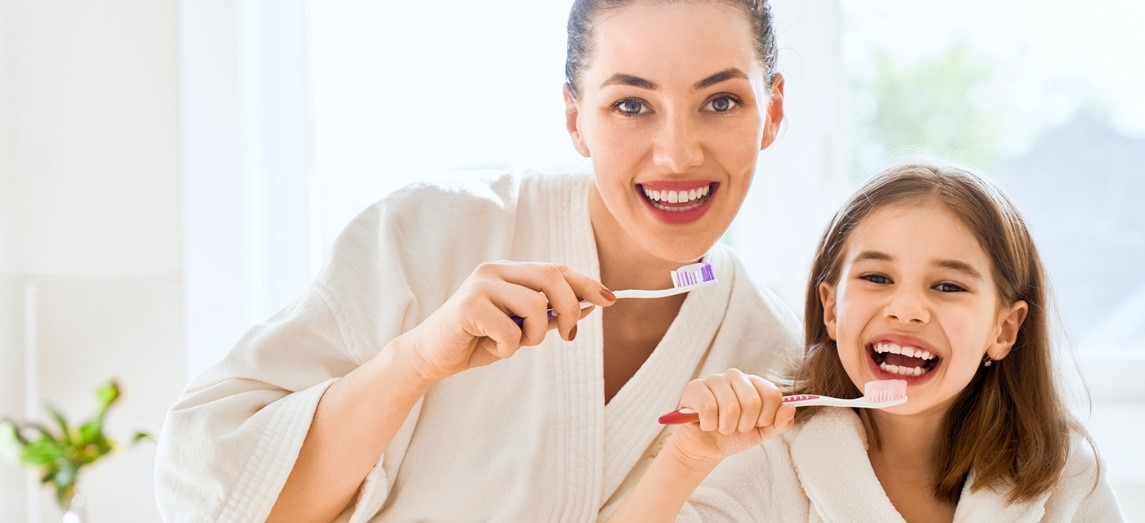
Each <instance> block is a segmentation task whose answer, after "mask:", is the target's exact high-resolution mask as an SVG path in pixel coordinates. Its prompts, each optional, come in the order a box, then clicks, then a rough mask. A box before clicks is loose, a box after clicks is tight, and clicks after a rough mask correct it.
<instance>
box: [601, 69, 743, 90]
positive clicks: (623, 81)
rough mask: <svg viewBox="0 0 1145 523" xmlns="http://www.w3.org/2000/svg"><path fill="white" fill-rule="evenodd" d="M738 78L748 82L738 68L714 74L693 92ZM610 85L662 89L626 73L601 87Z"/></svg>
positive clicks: (697, 85)
mask: <svg viewBox="0 0 1145 523" xmlns="http://www.w3.org/2000/svg"><path fill="white" fill-rule="evenodd" d="M737 78H738V79H744V80H747V73H745V72H743V71H742V70H740V69H738V68H735V67H731V68H728V69H724V70H723V71H720V72H718V73H715V74H712V75H710V76H708V77H707V78H704V79H703V80H700V81H698V82H696V84H695V85H693V86H692V90H694V91H699V90H700V89H704V88H706V87H711V86H713V85H716V84H718V83H720V82H726V81H728V80H732V79H737ZM610 85H630V86H632V87H639V88H642V89H648V90H650V91H655V90H657V89H659V88H660V86H658V85H656V82H653V81H651V80H648V79H646V78H641V77H639V76H636V75H632V74H624V73H616V74H614V75H612V76H610V77H608V79H607V80H605V81H604V82H603V83H601V84H600V87H601V88H602V89H603V88H605V87H608V86H610Z"/></svg>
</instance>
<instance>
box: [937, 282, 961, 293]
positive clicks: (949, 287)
mask: <svg viewBox="0 0 1145 523" xmlns="http://www.w3.org/2000/svg"><path fill="white" fill-rule="evenodd" d="M934 288H935V290H937V291H939V292H965V291H966V289H965V288H963V287H962V286H961V285H958V284H957V283H940V284H938V285H935V286H934Z"/></svg>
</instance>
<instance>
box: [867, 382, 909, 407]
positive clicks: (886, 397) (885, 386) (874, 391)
mask: <svg viewBox="0 0 1145 523" xmlns="http://www.w3.org/2000/svg"><path fill="white" fill-rule="evenodd" d="M863 397H864V398H866V399H867V400H869V401H872V402H875V403H884V402H888V401H896V400H899V399H902V398H904V397H906V381H905V380H876V381H868V382H867V384H866V385H864V386H863Z"/></svg>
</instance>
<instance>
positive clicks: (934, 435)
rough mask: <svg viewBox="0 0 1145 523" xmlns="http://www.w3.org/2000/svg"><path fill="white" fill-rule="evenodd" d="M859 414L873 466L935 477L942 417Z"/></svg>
mask: <svg viewBox="0 0 1145 523" xmlns="http://www.w3.org/2000/svg"><path fill="white" fill-rule="evenodd" d="M860 414H861V415H860V417H861V418H862V420H863V428H865V429H866V432H867V442H868V448H867V455H868V456H870V457H871V461H872V462H874V461H876V460H878V461H882V462H885V463H894V464H896V468H899V469H902V470H904V471H911V472H913V473H920V474H921V473H925V475H926V476H927V477H928V478H933V477H934V470H935V466H934V458H935V456H936V455H937V454H938V442H939V438H940V437H941V435H940V434H939V431H941V430H942V420H943V415H942V413H940V412H925V413H919V414H915V415H912V416H896V415H893V414H888V413H885V412H878V411H873V410H866V409H863V410H862V411H861V412H860Z"/></svg>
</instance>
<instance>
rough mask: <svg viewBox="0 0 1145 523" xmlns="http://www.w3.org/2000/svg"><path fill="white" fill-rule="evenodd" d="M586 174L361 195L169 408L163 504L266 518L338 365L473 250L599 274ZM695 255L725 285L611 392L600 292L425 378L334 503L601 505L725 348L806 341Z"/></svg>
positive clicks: (407, 507)
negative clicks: (540, 336) (508, 345)
mask: <svg viewBox="0 0 1145 523" xmlns="http://www.w3.org/2000/svg"><path fill="white" fill-rule="evenodd" d="M589 183H591V178H590V177H588V176H584V175H578V176H574V175H561V176H552V175H548V176H536V175H527V176H521V175H516V174H507V173H490V174H488V175H486V176H480V177H471V178H470V179H466V180H462V181H458V182H456V183H451V184H444V183H443V184H424V185H421V186H417V187H413V188H410V189H406V190H403V191H401V192H399V193H397V194H395V195H393V196H391V197H389V198H387V199H385V200H383V201H381V202H379V203H378V204H376V205H374V206H372V207H371V208H369V209H367V210H366V211H365V212H363V213H362V214H361V215H360V216H358V217H357V218H356V219H355V220H354V221H353V222H352V223H351V224H350V225H349V226H348V227H347V228H346V229H345V230H344V232H343V233H342V234H341V236H340V237H339V239H338V241H337V244H336V246H335V249H334V253H333V255H332V257H331V261H330V262H329V264H328V266H327V267H326V268H325V269H324V270H323V272H322V274H321V275H320V276H319V277H318V279H317V280H316V282H315V283H314V284H313V286H312V287H311V289H310V290H309V291H308V293H307V294H306V295H305V296H304V297H303V298H302V299H301V300H300V301H298V302H297V303H296V304H294V305H293V306H291V307H289V308H287V309H285V310H283V311H282V312H280V313H279V314H278V315H276V316H275V317H273V318H271V319H270V320H268V321H267V322H265V323H263V324H262V325H259V326H257V327H255V328H254V329H252V330H251V331H250V332H249V333H247V335H246V336H245V337H243V339H242V340H240V341H239V342H238V344H237V346H235V347H234V348H233V350H232V351H231V352H230V353H229V354H228V355H227V356H226V358H225V359H224V360H222V361H221V362H219V363H218V364H217V365H215V366H214V367H212V368H211V369H209V370H208V371H206V372H205V373H204V374H203V375H201V376H199V377H198V378H197V379H195V380H194V381H193V382H192V383H191V384H190V385H189V386H188V387H187V389H186V391H185V392H184V394H183V396H182V397H181V399H180V400H179V401H178V403H177V404H176V405H175V406H174V407H173V408H172V409H171V411H170V413H169V414H168V417H167V421H166V423H165V426H164V429H163V433H162V437H161V441H160V445H159V452H158V457H157V465H156V478H157V492H158V494H157V496H158V502H159V506H160V509H161V511H162V513H163V515H164V517H165V518H166V519H167V520H169V521H257V520H262V519H264V518H265V517H266V516H267V514H268V513H269V511H270V509H271V507H272V506H273V504H274V502H275V499H276V497H277V495H278V493H279V491H280V490H281V488H282V486H283V484H284V483H285V481H286V478H287V476H288V474H289V473H290V470H291V468H292V466H293V463H294V461H295V459H296V457H297V455H298V451H299V448H300V447H301V445H302V442H303V438H304V437H305V436H306V432H307V430H308V428H309V425H310V421H311V419H312V417H313V415H314V410H315V407H316V405H317V404H318V401H319V399H320V398H321V396H322V394H323V392H324V391H325V390H326V388H327V387H328V386H329V385H330V383H331V382H332V381H333V380H335V379H337V378H338V377H339V376H343V375H345V374H347V373H348V372H350V371H351V370H352V369H354V368H356V367H357V366H359V365H361V364H362V363H364V362H366V361H367V360H369V359H370V358H371V357H373V356H374V355H376V354H378V352H379V351H380V350H382V349H383V347H384V346H385V345H386V343H387V342H388V341H389V340H391V339H393V338H394V337H396V336H397V335H399V334H401V333H403V332H405V331H407V330H409V329H410V328H412V327H414V326H415V325H417V324H419V323H420V322H421V321H422V320H424V319H425V318H426V316H427V315H429V314H430V313H431V312H433V311H434V310H436V309H437V308H438V307H439V306H440V305H441V304H442V303H443V302H444V301H445V300H446V299H447V298H449V296H450V295H451V294H452V293H453V292H454V291H455V290H456V289H457V288H458V287H459V286H460V285H461V283H462V281H464V279H465V278H466V277H467V276H468V275H469V274H470V273H471V272H472V270H473V269H474V267H476V266H477V265H478V264H479V263H481V262H485V261H493V260H500V259H509V260H516V261H539V262H559V263H563V264H565V265H567V266H569V267H570V268H571V269H573V270H575V271H579V272H582V273H584V274H587V275H589V276H591V277H594V278H599V275H600V267H599V265H598V262H597V254H596V243H595V239H594V236H593V230H592V226H591V223H590V221H589V217H588V211H587V197H588V188H589ZM778 254H780V255H781V254H783V253H778ZM705 261H707V262H709V263H711V264H712V265H713V267H714V269H715V273H716V275H717V277H718V279H719V284H718V285H715V286H712V287H708V288H704V289H701V290H697V291H695V292H693V293H690V295H689V296H688V297H687V299H686V300H685V301H684V304H683V306H682V308H681V310H680V313H679V315H678V317H677V318H676V319H675V321H674V322H673V323H672V325H671V327H670V328H669V329H668V332H667V333H666V334H665V336H664V338H663V340H662V341H661V343H660V344H659V345H658V346H657V348H656V349H655V351H654V352H653V353H652V355H651V356H650V357H649V358H648V360H647V361H646V362H645V363H644V365H643V366H642V367H641V368H640V369H639V371H637V373H636V374H635V375H634V376H633V377H632V379H631V380H630V381H629V382H628V383H627V384H626V385H624V387H623V388H622V389H621V390H620V391H619V393H618V394H617V395H616V396H615V397H614V398H612V400H611V401H610V402H609V403H608V404H607V406H606V405H605V401H604V378H603V373H602V372H603V371H602V369H603V360H602V352H601V347H602V345H603V341H602V329H601V313H600V312H599V311H596V312H593V313H592V314H591V315H589V316H588V317H587V318H585V319H584V320H582V321H581V322H580V323H579V333H578V336H577V338H576V340H575V341H574V342H571V343H568V342H564V341H563V340H561V339H560V338H559V337H558V336H557V335H556V334H555V333H552V332H550V333H549V336H548V338H546V340H545V342H543V343H542V344H541V345H539V346H536V347H525V348H522V349H521V351H520V352H519V353H518V354H516V355H515V356H513V357H512V358H509V359H507V360H504V361H501V362H498V363H495V364H492V365H489V366H487V367H482V368H479V369H473V370H470V371H466V372H464V373H461V374H458V375H456V376H453V377H451V378H449V379H447V380H444V381H443V382H441V383H439V384H438V385H437V386H435V387H434V388H433V389H432V390H431V391H430V392H429V393H428V394H427V395H426V396H425V397H424V398H422V401H420V402H419V403H418V405H417V406H416V407H415V408H414V409H413V411H412V412H411V413H410V414H409V416H408V418H407V419H406V420H405V423H404V424H403V426H402V428H401V429H400V430H399V432H398V434H397V435H396V436H395V437H394V439H393V441H392V443H391V444H390V445H389V447H388V448H387V450H386V452H385V453H384V454H383V455H382V456H381V458H380V459H379V460H378V461H377V465H376V466H375V467H374V469H373V470H372V471H371V472H370V473H369V475H368V476H367V477H366V478H365V480H364V481H363V482H362V485H361V487H360V489H359V492H358V496H357V498H356V500H355V501H354V502H353V503H352V504H351V506H350V507H348V508H347V509H346V511H345V512H344V513H343V514H342V516H341V517H340V520H350V521H367V520H377V521H415V520H417V521H489V520H495V521H593V520H596V519H597V518H598V517H600V516H601V515H607V514H610V513H611V512H612V511H613V510H615V507H616V504H617V503H618V502H619V500H620V498H621V497H622V496H623V495H624V494H626V493H627V492H628V491H629V490H630V489H631V487H632V486H633V485H634V484H635V481H636V480H637V479H638V478H639V476H640V474H642V473H643V471H644V470H645V469H646V468H647V465H648V464H649V463H650V462H651V459H652V457H653V456H654V455H655V454H656V452H658V450H659V446H660V445H662V443H663V441H664V439H665V438H666V435H667V432H666V431H665V430H663V428H662V427H661V426H660V425H659V424H657V422H656V418H657V416H659V415H660V414H662V413H664V412H667V411H670V410H672V409H674V408H675V407H676V406H677V401H678V400H679V398H680V395H681V393H682V391H683V388H684V386H685V385H686V384H687V382H688V381H689V380H691V379H693V378H696V377H700V376H705V375H708V374H712V373H716V372H723V371H724V370H726V369H728V368H730V367H738V368H740V369H742V370H744V371H746V372H752V373H757V374H766V373H767V372H768V371H769V370H770V369H774V368H778V367H780V366H782V365H784V364H786V363H787V361H786V358H787V356H788V354H790V351H792V350H793V349H795V348H796V346H797V344H798V342H797V340H798V331H799V327H798V321H797V320H796V319H795V317H794V316H793V315H792V314H791V313H790V312H789V311H788V310H787V309H786V308H785V307H784V306H783V305H782V304H781V303H780V302H779V300H778V299H776V298H775V297H774V296H773V295H771V294H769V293H767V292H766V291H761V290H759V289H757V287H756V286H755V285H753V284H752V282H751V281H749V279H748V277H747V275H746V274H745V272H744V270H743V267H742V266H741V264H740V263H739V262H738V261H737V260H736V259H735V258H734V257H733V256H732V255H731V253H730V252H729V251H727V250H726V249H725V248H724V247H723V246H722V245H717V246H716V247H714V248H713V249H712V251H711V252H710V253H709V254H708V255H707V256H706V257H705ZM342 423H344V424H346V425H347V426H350V425H352V424H353V423H354V420H352V419H347V420H342Z"/></svg>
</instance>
